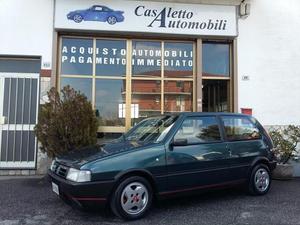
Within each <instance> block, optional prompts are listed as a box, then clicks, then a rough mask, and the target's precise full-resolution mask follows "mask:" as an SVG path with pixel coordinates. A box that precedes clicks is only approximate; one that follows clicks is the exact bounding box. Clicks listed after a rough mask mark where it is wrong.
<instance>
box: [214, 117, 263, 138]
mask: <svg viewBox="0 0 300 225" xmlns="http://www.w3.org/2000/svg"><path fill="white" fill-rule="evenodd" d="M224 117H233V118H238V119H246V120H248V122H249V123H250V124H252V125H253V126H254V127H255V128H256V129H257V130H258V131H259V137H258V138H252V139H233V140H231V139H228V137H227V134H226V130H225V124H224V121H223V119H222V118H224ZM219 119H220V123H221V127H222V132H223V134H224V139H225V140H226V141H227V142H239V141H257V140H262V138H263V134H262V132H261V129H260V128H259V127H258V126H257V125H256V124H255V123H254V122H253V121H252V120H251V119H250V118H249V116H243V115H220V118H219Z"/></svg>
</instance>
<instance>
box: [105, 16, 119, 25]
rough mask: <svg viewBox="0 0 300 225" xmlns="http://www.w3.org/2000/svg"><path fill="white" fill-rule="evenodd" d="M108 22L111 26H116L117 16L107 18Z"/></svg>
mask: <svg viewBox="0 0 300 225" xmlns="http://www.w3.org/2000/svg"><path fill="white" fill-rule="evenodd" d="M107 22H108V23H109V24H110V25H114V24H115V23H116V22H117V18H116V17H115V16H109V17H108V18H107Z"/></svg>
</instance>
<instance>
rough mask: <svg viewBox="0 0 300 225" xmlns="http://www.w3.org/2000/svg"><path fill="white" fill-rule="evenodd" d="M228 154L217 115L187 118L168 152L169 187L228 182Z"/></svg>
mask: <svg viewBox="0 0 300 225" xmlns="http://www.w3.org/2000/svg"><path fill="white" fill-rule="evenodd" d="M228 157H229V152H228V151H227V149H226V146H225V144H224V143H223V139H222V135H221V130H220V126H219V123H218V118H217V117H216V116H197V117H186V118H185V119H184V120H183V122H182V124H181V126H180V127H179V129H178V130H177V131H176V133H175V136H174V138H173V141H172V143H171V144H170V147H169V149H167V151H166V161H167V170H168V189H169V190H170V191H174V190H175V191H177V190H178V191H180V190H185V189H193V188H202V187H205V186H207V185H218V184H221V183H224V182H226V181H227V179H228V173H227V167H228V164H227V159H228Z"/></svg>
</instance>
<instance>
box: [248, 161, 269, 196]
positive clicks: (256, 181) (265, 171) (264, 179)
mask: <svg viewBox="0 0 300 225" xmlns="http://www.w3.org/2000/svg"><path fill="white" fill-rule="evenodd" d="M270 186H271V173H270V170H269V168H268V166H267V165H265V164H258V165H256V166H255V167H254V168H253V169H252V172H251V176H250V180H249V183H248V190H249V192H250V194H252V195H264V194H266V193H267V192H268V191H269V189H270Z"/></svg>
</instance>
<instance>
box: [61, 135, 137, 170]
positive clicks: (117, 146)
mask: <svg viewBox="0 0 300 225" xmlns="http://www.w3.org/2000/svg"><path fill="white" fill-rule="evenodd" d="M140 146H142V144H141V143H137V142H133V141H121V140H115V141H112V142H108V143H104V144H101V145H95V146H89V147H84V148H81V149H76V150H73V151H70V152H68V153H67V154H64V155H61V156H58V157H56V161H57V162H59V163H60V164H63V165H66V166H69V167H74V168H79V167H81V166H82V165H84V164H86V163H88V162H91V161H94V160H98V159H102V158H105V157H107V156H111V155H115V154H118V153H120V152H124V151H129V150H132V149H134V148H138V147H140Z"/></svg>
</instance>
